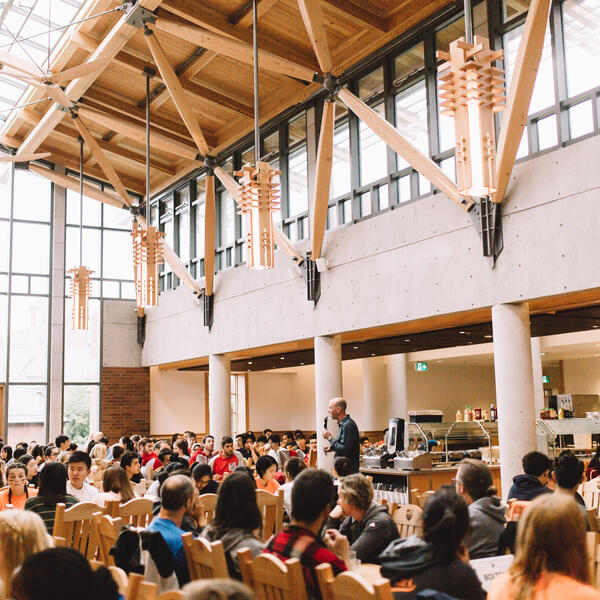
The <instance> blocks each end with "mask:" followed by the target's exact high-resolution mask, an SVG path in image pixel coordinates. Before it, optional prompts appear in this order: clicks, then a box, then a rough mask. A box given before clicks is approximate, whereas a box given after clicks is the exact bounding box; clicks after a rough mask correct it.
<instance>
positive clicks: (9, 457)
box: [2, 445, 13, 462]
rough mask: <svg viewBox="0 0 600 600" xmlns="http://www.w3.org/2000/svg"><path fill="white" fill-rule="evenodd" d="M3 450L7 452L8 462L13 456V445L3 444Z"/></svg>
mask: <svg viewBox="0 0 600 600" xmlns="http://www.w3.org/2000/svg"><path fill="white" fill-rule="evenodd" d="M2 450H4V452H6V462H8V461H9V460H10V459H11V458H12V457H13V449H12V447H11V446H8V445H6V446H2Z"/></svg>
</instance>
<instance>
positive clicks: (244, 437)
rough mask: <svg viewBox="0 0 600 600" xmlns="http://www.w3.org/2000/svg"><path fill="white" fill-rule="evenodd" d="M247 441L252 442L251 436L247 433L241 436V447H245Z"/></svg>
mask: <svg viewBox="0 0 600 600" xmlns="http://www.w3.org/2000/svg"><path fill="white" fill-rule="evenodd" d="M248 440H250V441H252V436H251V435H248V434H247V433H245V434H244V435H243V436H242V445H243V446H245V445H246V442H247V441H248Z"/></svg>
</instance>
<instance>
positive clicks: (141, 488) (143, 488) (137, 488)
mask: <svg viewBox="0 0 600 600" xmlns="http://www.w3.org/2000/svg"><path fill="white" fill-rule="evenodd" d="M132 487H133V493H134V494H135V495H136V496H137V497H138V498H142V497H143V496H144V494H145V493H146V492H147V491H148V486H147V485H146V482H145V481H140V482H139V483H135V484H134V485H133V486H132Z"/></svg>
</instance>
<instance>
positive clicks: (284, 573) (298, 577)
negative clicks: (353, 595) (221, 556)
mask: <svg viewBox="0 0 600 600" xmlns="http://www.w3.org/2000/svg"><path fill="white" fill-rule="evenodd" d="M237 557H238V561H239V564H240V571H241V573H242V579H243V581H244V583H245V584H246V585H247V586H248V587H251V588H252V589H253V590H254V593H255V594H256V597H257V598H258V600H308V593H307V591H306V583H305V582H304V575H303V574H302V566H301V565H300V561H299V560H298V559H297V558H291V559H290V560H287V561H286V562H285V563H284V562H283V561H281V560H279V559H278V558H277V557H276V556H274V555H273V554H260V555H259V556H257V557H256V558H255V559H254V560H252V553H251V552H250V550H249V549H248V548H242V549H240V550H239V551H238V553H237ZM354 600H357V599H354Z"/></svg>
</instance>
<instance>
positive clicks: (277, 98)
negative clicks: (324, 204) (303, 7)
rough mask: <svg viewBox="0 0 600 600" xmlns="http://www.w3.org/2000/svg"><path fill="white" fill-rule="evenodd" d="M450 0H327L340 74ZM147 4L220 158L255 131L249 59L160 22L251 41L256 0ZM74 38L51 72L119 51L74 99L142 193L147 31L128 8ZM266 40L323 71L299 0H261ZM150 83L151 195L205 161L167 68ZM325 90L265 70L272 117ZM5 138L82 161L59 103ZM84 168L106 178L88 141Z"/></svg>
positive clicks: (109, 1) (263, 101)
mask: <svg viewBox="0 0 600 600" xmlns="http://www.w3.org/2000/svg"><path fill="white" fill-rule="evenodd" d="M451 2H452V0H402V1H399V0H369V2H368V3H365V2H364V1H362V0H354V1H351V0H321V8H322V11H323V13H324V19H325V28H326V33H327V38H328V43H329V45H330V48H331V53H332V61H333V66H334V68H333V71H334V73H336V74H341V73H342V72H343V71H344V70H346V69H348V68H349V67H351V66H352V65H354V64H356V63H357V62H359V61H361V60H362V59H364V58H365V57H367V56H369V55H370V54H372V53H373V52H374V51H376V50H377V49H379V48H381V47H382V46H384V45H385V44H387V43H388V42H390V41H391V40H393V39H395V38H396V37H398V36H400V35H401V34H402V33H404V32H405V31H407V30H408V29H410V28H411V27H413V26H415V25H416V24H418V23H419V22H420V21H422V20H424V19H426V18H427V17H429V16H430V15H432V14H434V13H435V12H437V11H438V10H439V9H440V8H442V7H443V6H445V5H447V4H450V3H451ZM119 4H121V2H120V0H93V1H92V2H90V4H89V5H88V6H87V7H86V15H94V14H98V13H100V12H103V11H106V10H110V9H111V8H115V7H116V6H118V5H119ZM141 4H142V5H143V6H144V7H146V8H148V9H149V10H153V11H156V14H157V18H158V20H157V23H156V26H152V28H153V29H154V31H155V35H156V37H157V38H158V40H159V42H160V44H161V45H162V47H163V49H164V51H165V54H166V56H167V58H168V61H169V63H170V64H171V66H172V67H173V68H174V69H175V71H176V73H177V75H178V77H179V81H180V83H181V85H182V87H183V89H184V90H185V100H186V102H187V103H189V104H188V105H189V108H190V109H191V110H192V112H193V115H194V117H195V118H196V119H197V120H198V124H199V125H200V127H201V129H202V132H203V133H204V136H205V139H206V142H207V144H208V146H209V147H210V153H211V154H212V155H217V154H218V153H219V152H220V151H222V150H224V149H225V148H227V147H229V146H230V145H232V144H233V143H235V142H236V141H237V140H239V139H240V138H241V137H243V136H244V135H246V134H248V133H249V132H250V131H251V130H252V128H253V120H252V116H253V100H252V98H253V87H252V65H251V64H248V63H247V62H241V61H240V60H236V59H234V58H231V57H228V56H225V55H223V54H221V53H217V52H216V51H214V50H207V49H205V48H202V47H200V46H198V45H196V43H193V42H191V41H189V40H188V39H181V38H179V37H176V36H174V35H172V34H171V33H168V32H166V31H164V29H163V28H161V26H160V21H161V18H165V19H167V18H168V19H169V20H171V21H173V20H175V21H179V22H181V23H185V24H187V25H189V24H193V26H194V27H197V28H201V29H202V30H204V31H206V32H213V33H218V34H220V35H221V36H226V38H229V39H231V40H236V41H238V42H241V43H243V44H246V45H248V44H251V42H252V2H251V0H250V1H248V0H202V1H199V0H141ZM365 6H368V8H366V7H365ZM65 38H66V39H65V41H64V42H63V45H62V47H61V48H60V49H59V51H58V52H57V53H56V54H55V60H54V62H53V66H52V69H53V71H58V70H63V69H66V68H70V67H73V66H76V65H79V64H81V63H83V62H85V61H88V60H93V59H96V58H110V62H109V63H108V65H107V66H106V67H105V68H104V70H103V71H101V72H100V73H94V74H92V75H90V76H85V77H81V78H79V79H77V80H74V81H73V82H72V83H71V84H69V86H68V87H67V88H66V90H65V91H66V93H67V95H68V96H69V98H70V99H71V100H73V101H78V102H79V106H80V107H82V108H83V107H85V111H84V110H82V112H81V116H82V117H83V120H84V122H85V124H86V126H87V127H88V128H89V129H90V131H91V132H92V133H93V135H94V136H95V138H96V139H97V141H98V143H99V145H100V147H101V148H102V150H103V151H104V152H105V153H106V155H107V157H108V158H109V160H110V161H111V163H112V165H113V167H114V168H115V170H116V171H117V173H118V175H119V177H120V178H121V180H122V181H123V183H124V185H125V186H126V187H127V189H129V190H130V191H133V192H136V193H139V194H143V192H144V190H145V183H144V181H145V143H144V122H145V120H144V119H145V109H144V102H145V85H146V83H145V77H144V75H143V71H144V69H145V68H146V67H151V68H153V69H156V67H155V65H154V61H153V58H152V54H151V53H150V51H149V48H148V45H147V43H146V40H145V39H144V34H143V31H141V30H137V29H135V28H134V27H132V26H130V25H128V24H125V23H124V15H123V13H122V12H114V13H111V14H108V15H105V16H102V17H100V18H98V19H92V20H89V21H86V22H84V23H82V24H80V25H76V26H74V27H72V29H71V30H70V32H69V34H68V35H67V36H65ZM259 47H260V48H261V49H263V50H268V51H270V52H271V53H273V54H275V55H278V56H280V57H284V58H286V59H288V60H291V61H293V62H294V63H296V64H298V65H301V66H302V67H307V68H310V69H312V70H314V71H315V72H317V71H318V68H317V63H316V58H315V56H314V54H313V51H312V48H311V44H310V41H309V38H308V35H307V33H306V30H305V28H304V24H303V22H302V18H301V14H300V10H299V8H298V3H297V0H260V2H259ZM259 65H260V61H259ZM156 70H157V69H156ZM157 71H158V70H157ZM150 86H151V93H152V102H151V122H152V132H153V133H152V135H151V145H152V152H151V171H150V176H151V191H152V193H153V194H154V193H157V192H159V191H160V190H162V189H164V188H166V187H168V186H169V185H171V184H173V183H175V182H176V181H177V180H178V179H180V178H181V177H183V176H185V175H186V174H187V173H189V172H191V171H193V170H194V169H196V168H198V167H199V166H200V164H199V163H198V162H197V161H196V160H194V156H195V154H196V153H197V152H198V150H197V148H196V146H195V144H194V141H193V139H192V136H191V135H190V133H189V131H188V129H187V127H186V126H185V124H184V123H183V121H182V120H181V118H180V115H179V112H178V110H177V108H176V106H175V104H174V102H173V100H172V98H171V97H170V95H169V92H168V91H167V90H166V89H165V86H164V84H163V82H162V80H161V78H160V75H157V76H156V77H154V78H153V79H152V80H151V83H150ZM319 90H320V85H319V84H306V83H303V82H301V81H299V80H296V79H294V78H292V77H289V76H287V75H280V74H277V73H273V72H270V71H266V70H262V69H261V71H260V114H261V121H263V122H265V121H267V120H270V119H272V118H273V117H275V116H276V115H277V114H279V113H281V112H282V111H284V110H285V109H287V108H288V107H290V106H292V105H294V104H297V103H298V102H302V101H305V100H306V99H308V98H309V97H310V96H311V95H312V94H314V93H315V92H318V91H319ZM45 95H47V94H45V93H44V91H43V90H39V89H36V88H30V89H29V90H28V91H27V92H26V94H25V96H24V98H23V100H22V101H23V103H24V102H31V101H33V100H37V99H40V98H44V96H45ZM84 114H86V115H87V116H84ZM92 116H93V118H94V120H91V118H90V117H92ZM0 142H1V143H4V144H5V145H8V146H10V147H15V148H19V153H26V152H32V151H35V150H39V151H45V152H50V153H51V157H50V160H52V161H53V162H55V163H57V164H60V165H63V166H65V167H69V168H72V169H75V170H78V169H79V143H78V132H77V130H76V128H75V126H74V124H73V122H72V119H71V117H70V116H69V115H67V114H66V113H64V112H63V111H61V110H60V109H59V108H58V107H57V105H55V104H52V103H51V102H50V101H48V102H43V103H39V104H36V105H33V106H29V107H26V108H22V109H18V110H16V111H14V112H13V113H12V114H11V116H10V118H9V119H8V120H7V122H6V126H5V128H4V131H3V132H2V136H0ZM84 165H85V166H84V172H85V174H87V175H89V176H92V177H95V178H98V179H101V180H104V181H106V180H107V179H106V176H105V174H104V172H103V171H102V169H101V168H100V167H99V165H98V163H97V162H96V160H95V158H94V156H93V155H92V154H91V152H90V151H89V149H88V148H86V149H85V153H84Z"/></svg>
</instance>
